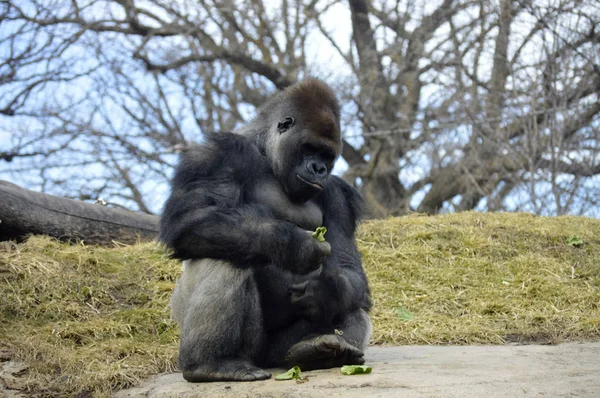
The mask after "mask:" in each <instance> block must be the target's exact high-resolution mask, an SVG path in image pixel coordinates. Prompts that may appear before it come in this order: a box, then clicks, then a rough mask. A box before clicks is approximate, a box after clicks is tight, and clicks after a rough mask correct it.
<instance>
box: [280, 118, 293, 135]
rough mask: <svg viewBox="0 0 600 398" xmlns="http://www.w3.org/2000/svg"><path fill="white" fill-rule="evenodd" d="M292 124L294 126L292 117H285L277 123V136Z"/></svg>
mask: <svg viewBox="0 0 600 398" xmlns="http://www.w3.org/2000/svg"><path fill="white" fill-rule="evenodd" d="M294 124H296V119H294V118H293V117H286V118H285V119H283V120H282V121H281V122H279V123H277V131H278V132H279V134H281V133H285V132H286V131H288V130H289V129H290V127H292V126H293V125H294Z"/></svg>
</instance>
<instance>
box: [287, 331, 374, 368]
mask: <svg viewBox="0 0 600 398" xmlns="http://www.w3.org/2000/svg"><path fill="white" fill-rule="evenodd" d="M363 357H364V353H363V352H362V351H361V350H359V349H358V348H356V347H354V346H352V345H350V344H349V343H348V342H347V341H346V340H345V339H344V338H343V337H342V336H338V335H335V334H326V335H322V336H317V337H314V338H310V339H308V340H303V341H301V342H299V343H296V344H295V345H293V346H292V348H290V349H289V350H288V352H287V354H285V364H286V365H287V366H290V367H291V366H295V365H298V366H300V369H302V370H314V369H329V368H335V367H338V366H343V365H362V364H363V363H365V359H364V358H363Z"/></svg>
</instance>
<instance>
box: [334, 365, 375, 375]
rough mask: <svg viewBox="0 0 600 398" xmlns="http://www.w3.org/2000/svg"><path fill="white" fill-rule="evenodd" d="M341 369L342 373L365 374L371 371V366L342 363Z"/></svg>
mask: <svg viewBox="0 0 600 398" xmlns="http://www.w3.org/2000/svg"><path fill="white" fill-rule="evenodd" d="M341 370H342V374H344V375H361V374H365V375H366V374H369V373H371V371H372V370H373V368H372V367H370V366H367V365H344V366H342V369H341Z"/></svg>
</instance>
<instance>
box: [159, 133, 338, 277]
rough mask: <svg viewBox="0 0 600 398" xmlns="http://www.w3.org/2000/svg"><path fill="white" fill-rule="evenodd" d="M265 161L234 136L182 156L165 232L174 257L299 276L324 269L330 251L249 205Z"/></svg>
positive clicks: (212, 138) (218, 137)
mask: <svg viewBox="0 0 600 398" xmlns="http://www.w3.org/2000/svg"><path fill="white" fill-rule="evenodd" d="M259 157H260V154H259V153H258V151H257V150H256V148H255V147H254V146H252V145H251V143H249V142H248V141H247V140H245V139H244V137H240V136H235V135H233V134H228V133H219V134H211V135H208V136H207V140H206V142H205V143H203V144H202V145H199V146H197V147H194V148H191V149H189V150H188V151H186V152H185V153H184V154H183V155H182V156H181V159H180V162H179V166H178V167H177V169H176V171H175V175H174V177H173V179H172V191H171V196H170V197H169V199H168V200H167V202H166V204H165V208H164V211H163V216H162V218H161V226H160V238H161V240H162V241H163V242H164V243H166V244H167V246H169V247H170V248H171V249H172V250H173V255H174V257H176V258H179V259H182V260H184V259H191V258H216V259H221V260H228V261H231V262H232V263H233V264H234V265H236V266H240V267H247V266H249V265H252V264H261V263H266V262H275V263H277V264H281V265H283V266H286V267H289V269H290V270H292V271H294V272H298V273H306V272H309V271H311V270H313V269H315V268H317V267H318V266H319V263H320V262H322V261H323V258H324V257H325V256H326V255H327V254H328V249H329V245H326V246H325V245H322V244H315V242H316V241H315V239H313V238H312V237H311V236H310V234H308V233H307V232H306V231H304V230H302V229H300V228H298V227H297V226H296V225H294V224H293V223H290V222H287V221H282V220H276V219H274V217H273V214H272V213H271V211H270V210H269V208H268V207H267V206H265V205H262V204H249V203H246V198H245V192H244V189H243V188H244V184H246V186H248V185H252V177H253V176H257V175H262V173H263V172H264V171H263V170H260V167H261V165H263V164H264V162H263V161H261V159H260V158H259ZM317 243H318V242H317Z"/></svg>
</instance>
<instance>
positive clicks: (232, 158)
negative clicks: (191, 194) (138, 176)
mask: <svg viewBox="0 0 600 398" xmlns="http://www.w3.org/2000/svg"><path fill="white" fill-rule="evenodd" d="M261 157H262V155H261V154H260V151H259V150H258V147H257V146H256V144H255V143H254V142H252V141H251V140H250V139H249V138H248V137H245V136H242V135H239V134H234V133H225V132H224V133H206V134H205V135H204V140H203V141H202V142H200V143H195V144H192V145H190V147H188V148H187V149H186V150H185V151H183V152H182V153H181V155H180V157H179V164H178V166H177V169H176V172H175V176H174V182H175V183H176V184H177V182H181V183H185V182H186V181H190V180H193V179H197V178H201V177H213V178H226V177H233V178H235V179H241V180H243V179H244V178H246V177H247V176H249V175H256V174H257V173H260V172H261V171H262V170H259V168H261V167H262V165H264V162H263V161H261V160H262V159H261Z"/></svg>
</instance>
